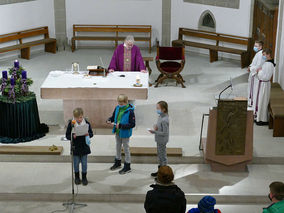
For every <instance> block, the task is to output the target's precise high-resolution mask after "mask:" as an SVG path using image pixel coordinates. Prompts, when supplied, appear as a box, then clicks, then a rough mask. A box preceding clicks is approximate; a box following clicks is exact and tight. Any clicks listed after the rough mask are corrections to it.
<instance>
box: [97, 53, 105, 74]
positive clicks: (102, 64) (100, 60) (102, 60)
mask: <svg viewBox="0 0 284 213" xmlns="http://www.w3.org/2000/svg"><path fill="white" fill-rule="evenodd" d="M99 58H100V61H101V64H102V66H103V68H104V77H106V68H105V64H104V62H103V59H102V57H101V56H100V57H99Z"/></svg>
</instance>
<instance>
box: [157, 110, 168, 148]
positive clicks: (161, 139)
mask: <svg viewBox="0 0 284 213" xmlns="http://www.w3.org/2000/svg"><path fill="white" fill-rule="evenodd" d="M156 125H157V127H158V130H157V131H154V132H155V141H156V142H157V143H167V142H168V141H169V115H168V114H165V113H162V114H161V115H160V116H159V118H158V122H157V124H156Z"/></svg>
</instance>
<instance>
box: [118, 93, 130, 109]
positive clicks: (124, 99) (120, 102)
mask: <svg viewBox="0 0 284 213" xmlns="http://www.w3.org/2000/svg"><path fill="white" fill-rule="evenodd" d="M117 103H118V105H119V106H126V105H127V104H128V97H127V96H126V95H119V96H118V97H117Z"/></svg>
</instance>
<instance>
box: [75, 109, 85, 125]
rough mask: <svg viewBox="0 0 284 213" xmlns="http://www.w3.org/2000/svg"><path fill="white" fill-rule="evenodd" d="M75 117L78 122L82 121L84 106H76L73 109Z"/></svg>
mask: <svg viewBox="0 0 284 213" xmlns="http://www.w3.org/2000/svg"><path fill="white" fill-rule="evenodd" d="M73 117H74V119H75V120H76V121H77V123H79V124H80V123H81V122H82V121H83V119H84V112H83V109H82V108H76V109H74V110H73Z"/></svg>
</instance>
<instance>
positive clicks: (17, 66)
mask: <svg viewBox="0 0 284 213" xmlns="http://www.w3.org/2000/svg"><path fill="white" fill-rule="evenodd" d="M14 67H15V68H19V67H20V62H19V61H18V60H15V61H14Z"/></svg>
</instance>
